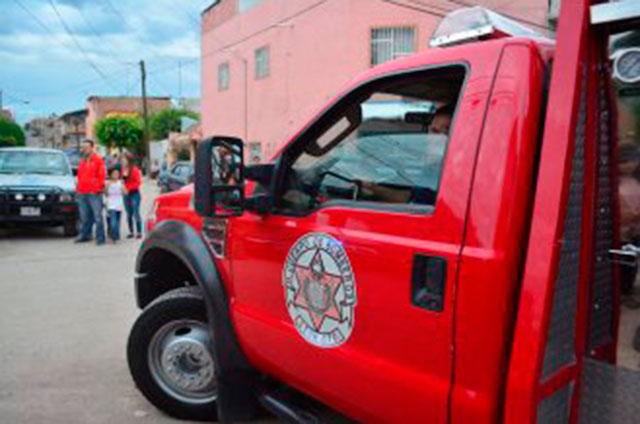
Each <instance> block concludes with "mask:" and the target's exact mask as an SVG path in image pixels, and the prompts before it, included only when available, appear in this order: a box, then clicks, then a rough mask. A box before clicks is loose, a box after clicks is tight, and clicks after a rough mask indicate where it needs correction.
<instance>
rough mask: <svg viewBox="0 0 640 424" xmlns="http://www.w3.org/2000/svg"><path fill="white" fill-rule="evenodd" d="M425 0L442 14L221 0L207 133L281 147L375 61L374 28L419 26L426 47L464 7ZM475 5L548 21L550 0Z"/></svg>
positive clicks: (268, 148) (206, 56)
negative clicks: (264, 59)
mask: <svg viewBox="0 0 640 424" xmlns="http://www.w3.org/2000/svg"><path fill="white" fill-rule="evenodd" d="M397 3H402V4H405V5H407V6H416V5H417V3H416V2H415V1H414V2H409V1H406V0H402V1H398V2H397ZM422 3H424V4H425V5H426V6H422V7H420V6H418V7H420V8H421V9H429V10H431V11H433V12H434V13H435V14H429V13H426V12H424V11H416V10H410V9H409V8H405V7H400V6H398V5H394V4H391V3H388V2H384V1H381V0H327V1H319V0H296V1H290V0H262V1H261V2H258V3H257V4H255V5H254V6H252V7H250V8H249V9H248V10H246V11H245V12H243V13H240V12H239V11H238V0H221V1H220V2H219V3H218V4H217V5H215V6H214V7H212V8H210V9H209V10H208V11H207V12H205V13H204V15H203V21H202V31H203V33H202V58H203V59H202V123H203V133H204V135H205V136H208V135H213V134H225V135H233V136H238V137H241V138H243V139H244V140H245V142H247V143H253V142H259V143H260V144H261V151H262V156H263V157H265V156H268V155H270V154H271V153H273V152H275V150H276V149H277V148H278V147H279V146H280V145H281V144H282V143H284V142H285V141H287V139H288V138H289V137H290V136H291V135H292V134H293V133H295V132H296V131H297V130H298V129H299V127H300V126H301V125H303V124H304V123H305V122H306V121H307V120H308V119H309V118H310V117H311V116H312V115H313V113H314V111H315V110H317V109H318V108H319V107H321V106H322V105H323V103H324V102H326V101H327V100H328V99H329V98H330V97H332V96H333V95H334V94H335V93H337V92H339V90H340V89H341V88H342V87H343V86H344V85H345V84H346V83H347V82H348V81H349V80H351V79H352V78H353V77H354V76H355V75H357V74H358V73H360V72H362V71H364V70H366V69H368V68H369V67H370V66H371V45H370V43H371V40H370V38H371V29H372V28H379V27H397V26H411V27H414V28H415V33H416V40H415V50H416V51H418V52H419V51H423V50H425V49H427V48H428V47H427V46H428V40H429V38H430V36H431V33H432V31H433V30H434V29H435V27H436V25H437V23H438V22H439V20H440V19H441V18H440V16H437V15H438V14H446V11H447V10H453V9H456V8H458V7H460V5H459V4H457V3H458V2H452V1H444V0H442V1H429V0H422ZM475 3H476V4H483V5H485V6H487V7H489V8H492V9H494V10H497V11H500V12H502V13H505V14H509V15H513V16H515V17H517V18H519V19H525V20H527V21H532V22H534V23H537V24H539V25H542V26H546V25H547V22H546V18H547V15H546V14H547V0H514V1H511V2H505V1H504V0H488V1H481V2H475ZM287 18H289V19H287ZM262 46H268V47H269V52H270V70H269V76H268V77H266V78H263V79H255V77H254V75H255V71H254V66H255V62H254V51H255V50H256V49H257V48H260V47H262ZM224 62H228V63H229V66H230V75H231V77H230V87H229V89H228V90H226V91H218V66H219V65H220V64H221V63H224ZM245 116H246V117H247V118H246V119H245ZM247 150H249V149H247ZM249 159H250V158H249Z"/></svg>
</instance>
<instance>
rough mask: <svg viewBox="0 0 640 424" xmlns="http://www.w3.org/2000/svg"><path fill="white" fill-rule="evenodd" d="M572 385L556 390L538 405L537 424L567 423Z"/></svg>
mask: <svg viewBox="0 0 640 424" xmlns="http://www.w3.org/2000/svg"><path fill="white" fill-rule="evenodd" d="M572 393H573V383H571V384H568V385H566V386H564V387H562V388H560V389H558V390H557V391H556V392H555V393H553V394H552V395H551V396H549V397H546V398H544V399H542V400H541V401H540V403H539V404H538V414H537V415H538V416H537V419H536V422H537V423H538V424H556V423H568V422H569V412H570V409H571V408H570V406H571V394H572Z"/></svg>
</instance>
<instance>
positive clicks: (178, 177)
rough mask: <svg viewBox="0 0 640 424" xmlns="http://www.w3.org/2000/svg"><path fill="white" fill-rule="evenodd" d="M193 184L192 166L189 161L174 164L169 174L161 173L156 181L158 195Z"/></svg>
mask: <svg viewBox="0 0 640 424" xmlns="http://www.w3.org/2000/svg"><path fill="white" fill-rule="evenodd" d="M191 182H193V164H192V163H191V162H189V161H179V162H176V163H175V164H174V165H173V166H172V167H171V169H170V170H169V172H161V173H160V177H159V179H158V187H160V193H169V192H172V191H176V190H178V189H180V188H182V187H184V186H186V185H187V184H189V183H191Z"/></svg>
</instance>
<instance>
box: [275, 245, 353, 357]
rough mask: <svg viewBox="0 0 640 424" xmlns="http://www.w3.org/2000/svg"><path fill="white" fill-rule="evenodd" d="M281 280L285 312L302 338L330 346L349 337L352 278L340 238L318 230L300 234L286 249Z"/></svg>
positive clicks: (351, 320) (337, 344)
mask: <svg viewBox="0 0 640 424" xmlns="http://www.w3.org/2000/svg"><path fill="white" fill-rule="evenodd" d="M282 283H283V284H284V294H285V299H286V303H287V309H288V310H289V315H290V316H291V319H292V320H293V323H294V325H295V326H296V329H297V330H298V332H299V333H300V335H301V336H302V337H303V338H304V339H305V340H306V341H308V342H309V343H311V344H312V345H314V346H317V347H322V348H332V347H337V346H340V345H341V344H343V343H344V342H346V341H347V340H348V339H349V336H350V335H351V331H352V330H353V322H354V312H355V307H356V282H355V279H354V276H353V271H352V269H351V264H350V263H349V258H348V257H347V252H345V250H344V248H343V247H342V243H340V241H338V240H336V239H335V238H333V237H331V236H330V235H328V234H322V233H311V234H307V235H305V236H303V237H301V238H300V239H299V240H298V241H296V242H295V243H294V244H293V246H292V247H291V250H289V254H288V255H287V260H286V262H285V264H284V269H283V272H282Z"/></svg>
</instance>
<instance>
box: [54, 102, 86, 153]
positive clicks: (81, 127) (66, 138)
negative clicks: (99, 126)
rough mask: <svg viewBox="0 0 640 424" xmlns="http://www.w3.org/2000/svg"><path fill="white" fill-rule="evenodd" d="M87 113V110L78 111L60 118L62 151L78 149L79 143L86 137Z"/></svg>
mask: <svg viewBox="0 0 640 424" xmlns="http://www.w3.org/2000/svg"><path fill="white" fill-rule="evenodd" d="M88 113H89V111H88V110H87V109H80V110H75V111H73V112H67V113H65V114H63V115H62V116H60V121H62V146H63V149H78V150H79V149H80V143H81V142H82V140H83V139H85V138H86V137H87V127H86V119H87V115H88Z"/></svg>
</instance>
